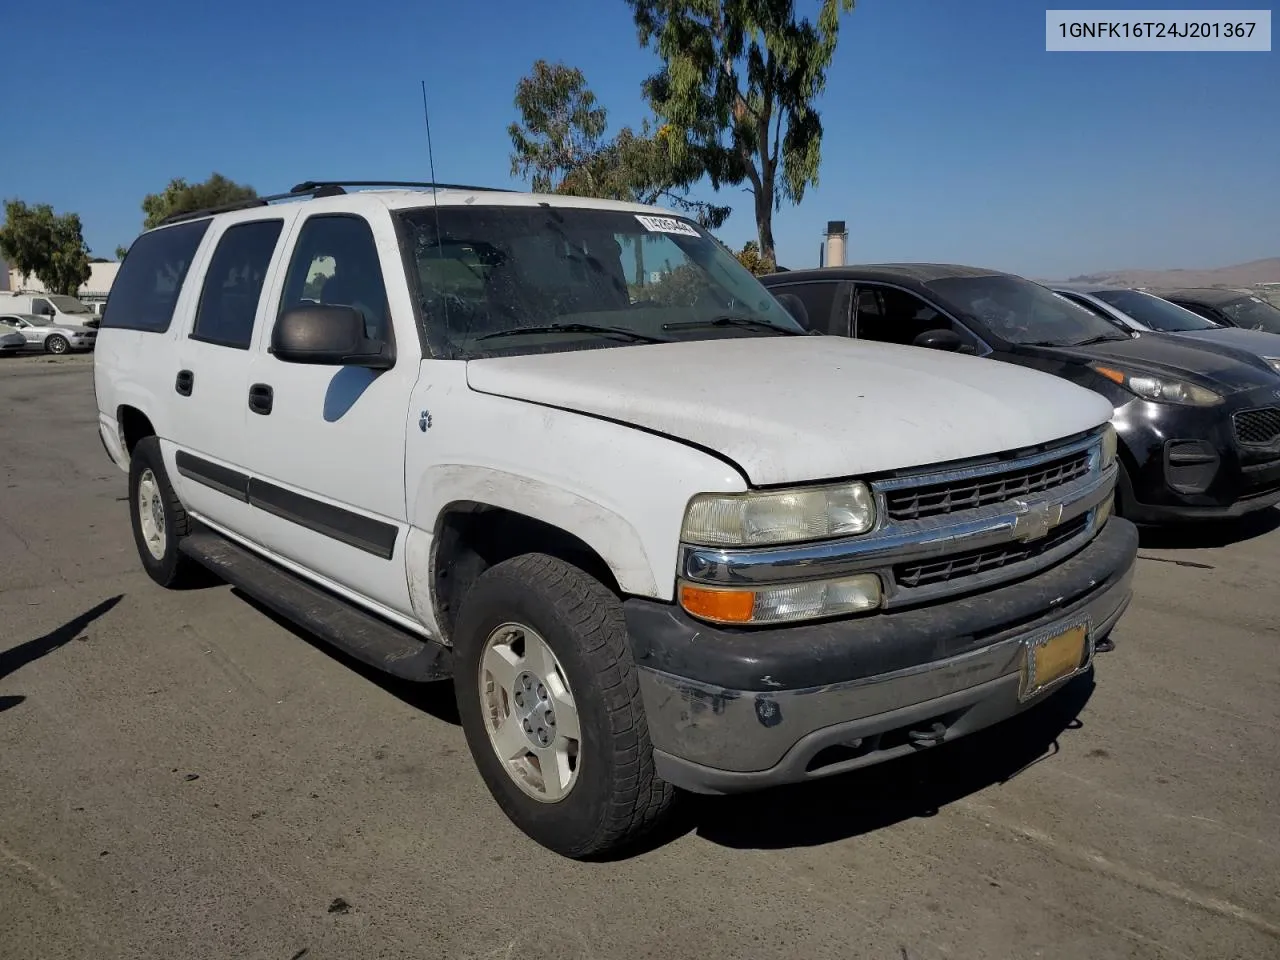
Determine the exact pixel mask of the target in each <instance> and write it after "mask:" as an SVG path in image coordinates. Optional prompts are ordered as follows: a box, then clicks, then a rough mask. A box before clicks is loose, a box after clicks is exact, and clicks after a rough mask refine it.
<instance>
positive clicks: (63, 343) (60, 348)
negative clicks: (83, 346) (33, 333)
mask: <svg viewBox="0 0 1280 960" xmlns="http://www.w3.org/2000/svg"><path fill="white" fill-rule="evenodd" d="M69 347H70V344H69V343H67V338H66V337H62V336H59V335H58V334H56V333H55V334H53V335H52V336H50V337H49V338H48V339H47V340H45V342H44V349H45V352H46V353H66V352H67V349H68V348H69Z"/></svg>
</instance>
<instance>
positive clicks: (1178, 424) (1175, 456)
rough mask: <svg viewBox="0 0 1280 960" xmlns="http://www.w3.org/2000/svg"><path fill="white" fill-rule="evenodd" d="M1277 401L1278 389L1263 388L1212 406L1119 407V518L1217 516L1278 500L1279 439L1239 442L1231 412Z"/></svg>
mask: <svg viewBox="0 0 1280 960" xmlns="http://www.w3.org/2000/svg"><path fill="white" fill-rule="evenodd" d="M1277 406H1280V397H1277V395H1276V391H1275V390H1273V389H1271V388H1261V389H1258V390H1252V391H1247V392H1244V393H1239V394H1233V395H1231V396H1228V397H1227V398H1226V401H1225V402H1224V403H1223V404H1221V405H1219V406H1216V407H1202V408H1197V407H1186V406H1178V405H1174V404H1167V403H1150V402H1148V401H1145V400H1138V399H1134V400H1131V401H1129V402H1128V403H1126V404H1124V405H1123V406H1122V407H1119V408H1117V409H1116V415H1115V418H1114V419H1113V420H1112V423H1113V424H1115V427H1116V432H1117V433H1118V434H1119V437H1120V455H1121V457H1122V459H1123V461H1124V464H1125V468H1126V473H1127V476H1126V477H1122V478H1121V481H1120V484H1119V486H1120V501H1121V504H1122V509H1123V511H1124V515H1125V516H1126V517H1128V518H1129V519H1130V520H1133V521H1135V522H1137V523H1160V522H1164V521H1169V520H1222V519H1228V518H1232V517H1240V516H1243V515H1245V514H1247V513H1252V512H1254V511H1256V510H1262V509H1265V508H1267V507H1270V506H1273V505H1275V504H1276V503H1280V438H1278V439H1277V441H1276V442H1274V443H1272V444H1269V445H1256V444H1255V445H1245V444H1241V443H1239V442H1237V439H1236V436H1235V432H1234V429H1233V427H1232V416H1233V414H1235V413H1238V412H1241V411H1244V410H1250V409H1257V408H1261V407H1277Z"/></svg>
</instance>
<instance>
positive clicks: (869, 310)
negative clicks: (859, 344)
mask: <svg viewBox="0 0 1280 960" xmlns="http://www.w3.org/2000/svg"><path fill="white" fill-rule="evenodd" d="M856 304H857V310H856V312H855V315H854V334H853V335H854V336H855V337H857V338H859V339H861V340H877V341H879V342H880V343H897V344H902V345H904V346H911V345H912V344H913V343H914V341H915V339H916V337H918V336H920V334H922V333H928V332H929V331H931V330H950V331H952V332H953V333H955V334H956V336H958V337H959V338H960V340H961V342H962V343H963V344H964V347H963V349H964V351H965V352H966V353H984V352H985V349H984V347H983V344H982V342H981V341H980V340H978V339H977V337H975V336H974V335H973V334H971V333H970V332H969V331H968V330H966V329H965V328H964V327H962V326H960V324H958V323H952V321H951V320H950V318H948V317H947V315H946V314H944V313H942V312H941V311H939V310H938V309H937V308H936V307H934V306H932V305H931V304H929V303H927V302H926V301H924V300H923V299H921V298H920V297H917V296H916V295H915V294H912V293H907V292H906V291H905V290H897V289H894V288H893V287H877V286H865V285H859V286H858V291H857V299H856Z"/></svg>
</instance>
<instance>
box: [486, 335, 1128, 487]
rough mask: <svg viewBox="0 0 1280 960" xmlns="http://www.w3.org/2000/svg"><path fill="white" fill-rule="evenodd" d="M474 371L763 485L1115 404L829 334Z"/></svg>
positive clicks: (935, 452)
mask: <svg viewBox="0 0 1280 960" xmlns="http://www.w3.org/2000/svg"><path fill="white" fill-rule="evenodd" d="M467 380H468V383H469V385H470V386H471V388H472V389H473V390H476V391H479V392H481V393H487V394H493V395H495V396H501V397H510V398H512V399H516V400H526V401H529V402H531V403H539V404H545V405H548V406H552V407H559V408H561V409H566V410H573V411H577V412H581V413H585V414H590V415H593V416H598V417H606V418H608V419H610V420H616V421H619V422H621V423H626V424H632V425H634V426H637V427H642V428H644V429H646V430H650V431H654V432H657V433H661V434H665V435H667V436H670V437H673V438H676V439H679V440H683V441H686V442H689V443H692V444H696V445H697V446H700V447H704V448H707V449H709V450H713V451H715V452H716V453H718V454H720V455H721V456H722V457H725V458H726V459H728V460H730V461H732V462H733V463H735V464H736V465H737V466H738V467H739V469H741V470H742V472H743V473H744V474H746V476H747V477H748V479H749V480H750V481H751V482H752V483H753V484H761V485H767V484H779V483H799V482H805V481H810V480H821V479H828V478H836V477H847V476H855V475H859V474H869V473H876V472H879V471H884V470H894V469H900V468H905V467H915V466H921V465H927V464H933V463H940V462H944V461H948V460H958V459H962V458H965V457H974V456H980V455H983V454H990V453H996V452H1000V451H1004V450H1012V449H1017V448H1020V447H1026V446H1031V445H1034V444H1038V443H1044V442H1046V441H1049V440H1055V439H1057V438H1059V437H1064V436H1068V435H1070V434H1073V433H1077V432H1079V431H1081V430H1087V429H1090V428H1092V427H1096V426H1098V425H1099V424H1101V423H1103V422H1105V421H1106V420H1108V419H1109V418H1110V417H1111V415H1112V408H1111V404H1110V403H1109V402H1107V401H1106V400H1104V399H1103V398H1102V397H1101V396H1099V395H1098V394H1096V393H1093V392H1092V391H1089V390H1086V389H1084V388H1082V387H1079V386H1076V385H1074V384H1071V383H1068V382H1067V381H1065V380H1061V379H1059V378H1057V377H1053V376H1050V375H1048V374H1044V373H1039V372H1036V371H1033V370H1027V369H1024V368H1022V367H1017V366H1014V365H1012V364H1007V363H1002V362H1000V361H996V360H988V359H980V358H977V357H969V356H963V355H957V354H951V353H943V352H940V351H935V350H928V349H924V348H920V347H900V346H894V345H889V344H878V343H870V342H866V341H858V340H850V339H846V338H843V337H825V336H824V337H799V336H797V337H749V338H748V337H743V338H739V339H722V340H701V341H692V342H684V343H669V344H653V345H638V346H619V347H610V348H605V349H599V350H579V351H573V352H568V353H548V354H539V355H534V356H522V357H497V358H487V359H482V360H472V361H470V362H469V363H468V364H467Z"/></svg>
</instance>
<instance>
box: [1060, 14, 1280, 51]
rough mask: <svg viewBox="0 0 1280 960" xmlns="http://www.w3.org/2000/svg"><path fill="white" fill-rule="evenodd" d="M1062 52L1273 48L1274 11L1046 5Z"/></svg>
mask: <svg viewBox="0 0 1280 960" xmlns="http://www.w3.org/2000/svg"><path fill="white" fill-rule="evenodd" d="M1044 31H1045V37H1044V48H1045V50H1050V51H1056V52H1077V53H1080V52H1093V53H1096V52H1112V53H1133V52H1142V53H1187V52H1210V51H1212V52H1218V53H1221V52H1223V51H1229V52H1236V53H1267V52H1269V51H1270V50H1271V11H1270V10H1046V11H1045V24H1044Z"/></svg>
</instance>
